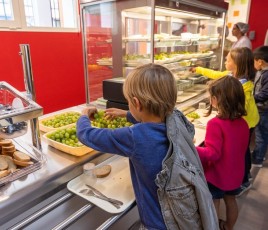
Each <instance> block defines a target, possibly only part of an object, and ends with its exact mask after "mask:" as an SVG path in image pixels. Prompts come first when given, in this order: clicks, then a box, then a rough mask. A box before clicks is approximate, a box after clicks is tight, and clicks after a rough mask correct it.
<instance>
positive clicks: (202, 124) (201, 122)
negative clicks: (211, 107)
mask: <svg viewBox="0 0 268 230" xmlns="http://www.w3.org/2000/svg"><path fill="white" fill-rule="evenodd" d="M194 112H196V113H197V114H198V115H199V116H200V118H198V119H195V120H194V121H193V124H194V126H195V127H198V128H201V129H206V127H207V123H208V121H209V120H210V119H212V118H214V117H215V116H216V114H217V112H216V111H212V113H211V114H210V115H209V116H208V117H205V113H206V112H207V110H203V109H197V110H195V111H194Z"/></svg>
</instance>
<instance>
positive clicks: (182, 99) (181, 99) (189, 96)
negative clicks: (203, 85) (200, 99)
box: [177, 92, 198, 103]
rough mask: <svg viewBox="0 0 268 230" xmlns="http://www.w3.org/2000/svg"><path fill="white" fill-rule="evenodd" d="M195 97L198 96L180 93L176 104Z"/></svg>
mask: <svg viewBox="0 0 268 230" xmlns="http://www.w3.org/2000/svg"><path fill="white" fill-rule="evenodd" d="M196 95H198V94H197V93H185V92H184V93H182V94H181V95H178V97H177V103H182V102H184V101H187V100H189V99H191V98H193V97H195V96H196Z"/></svg>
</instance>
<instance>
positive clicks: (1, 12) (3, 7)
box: [0, 0, 14, 20]
mask: <svg viewBox="0 0 268 230" xmlns="http://www.w3.org/2000/svg"><path fill="white" fill-rule="evenodd" d="M0 20H14V17H13V11H12V6H11V0H0Z"/></svg>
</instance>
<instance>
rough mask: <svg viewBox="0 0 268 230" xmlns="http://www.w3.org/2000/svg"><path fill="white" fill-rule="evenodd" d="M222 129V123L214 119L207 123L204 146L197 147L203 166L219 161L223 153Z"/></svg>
mask: <svg viewBox="0 0 268 230" xmlns="http://www.w3.org/2000/svg"><path fill="white" fill-rule="evenodd" d="M222 144H223V138H222V130H221V126H220V124H219V123H218V122H217V121H216V120H215V119H212V120H210V121H209V122H208V124H207V130H206V137H205V144H204V147H196V148H197V151H198V154H199V157H200V159H201V162H202V164H203V166H205V165H207V164H209V162H211V163H212V162H213V161H217V160H218V159H219V158H220V156H221V154H222V148H223V146H222Z"/></svg>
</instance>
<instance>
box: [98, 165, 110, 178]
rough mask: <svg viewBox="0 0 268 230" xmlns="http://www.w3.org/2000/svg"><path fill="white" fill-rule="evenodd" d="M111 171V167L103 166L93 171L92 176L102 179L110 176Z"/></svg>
mask: <svg viewBox="0 0 268 230" xmlns="http://www.w3.org/2000/svg"><path fill="white" fill-rule="evenodd" d="M111 170H112V167H111V165H103V166H100V167H97V168H95V169H94V174H95V175H96V177H97V178H103V177H106V176H108V175H109V174H110V172H111Z"/></svg>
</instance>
